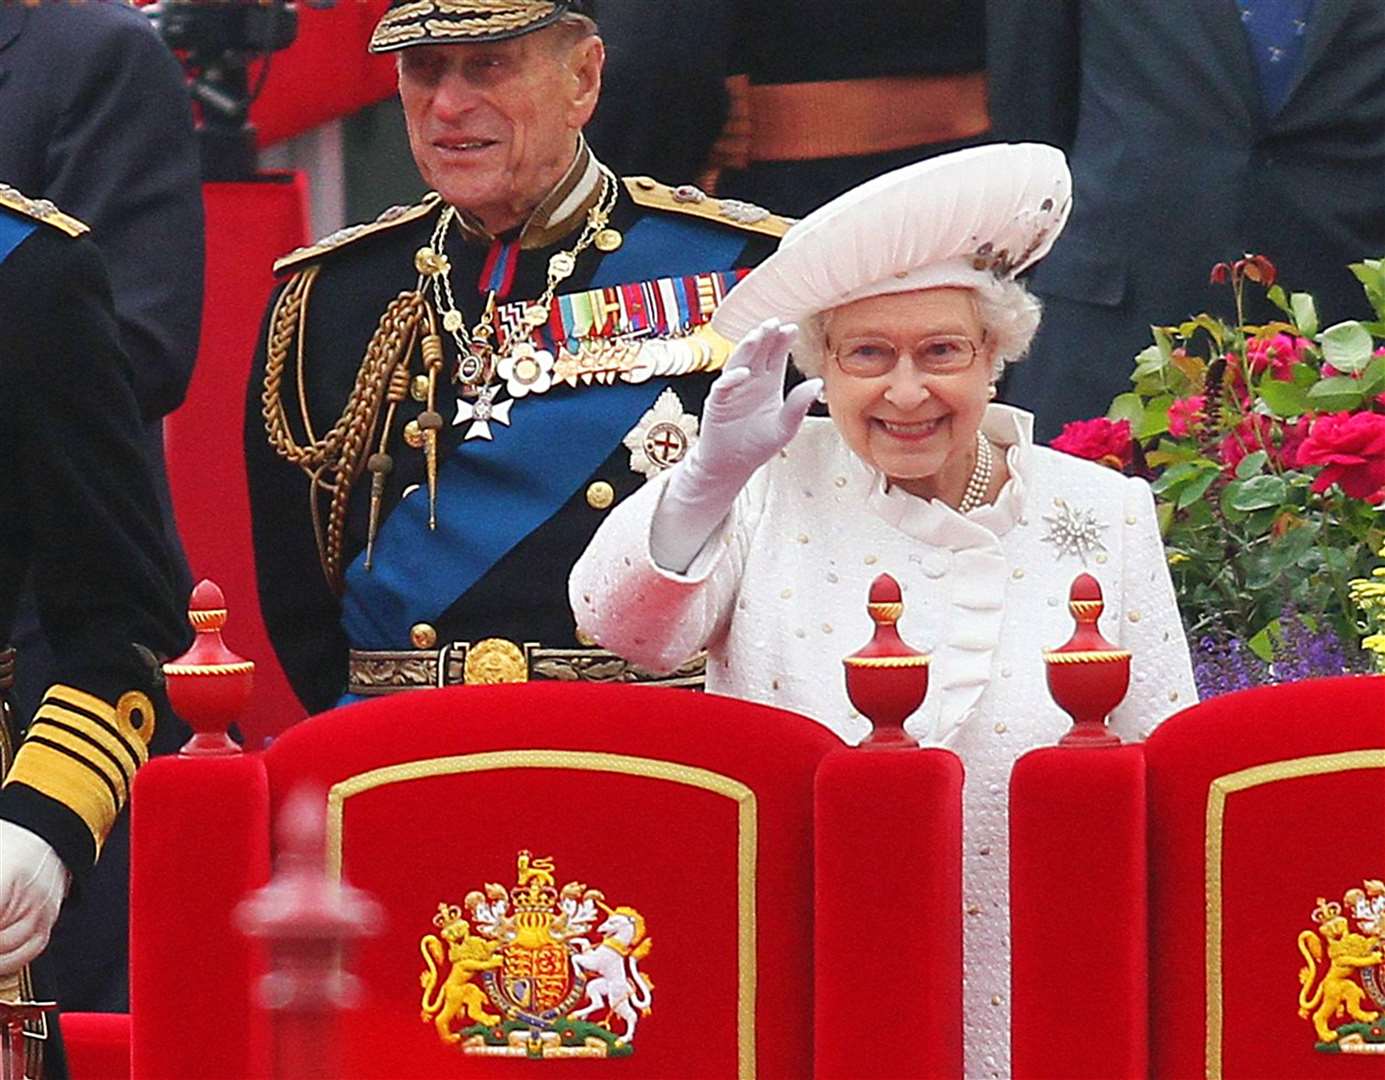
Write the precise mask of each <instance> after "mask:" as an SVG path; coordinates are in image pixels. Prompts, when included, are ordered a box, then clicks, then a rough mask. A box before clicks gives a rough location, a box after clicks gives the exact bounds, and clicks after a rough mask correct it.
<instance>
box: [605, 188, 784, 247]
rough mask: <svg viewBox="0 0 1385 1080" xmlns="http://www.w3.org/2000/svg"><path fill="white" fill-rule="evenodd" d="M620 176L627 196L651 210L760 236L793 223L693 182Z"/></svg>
mask: <svg viewBox="0 0 1385 1080" xmlns="http://www.w3.org/2000/svg"><path fill="white" fill-rule="evenodd" d="M624 180H625V190H626V191H628V192H629V193H630V198H632V199H634V200H635V202H636V203H637V204H638V205H640V206H648V207H651V208H653V209H655V210H671V211H673V213H675V214H691V215H692V216H693V217H700V218H706V219H707V220H708V221H715V222H718V223H720V224H722V225H731V226H733V227H735V228H737V229H745V230H746V231H748V232H753V233H760V234H761V235H762V236H773V237H774V238H775V239H778V238H779V237H781V236H783V235H784V234H785V233H786V232H788V231H789V226H790V225H792V224H793V223H794V219H793V218H786V217H781V216H780V215H778V214H771V213H770V212H769V211H768V210H766V209H765V208H764V207H763V206H756V205H755V204H754V203H748V202H742V201H741V200H740V199H718V198H717V197H716V196H714V195H708V194H707V193H706V192H705V191H703V190H702V189H701V188H700V187H697V186H696V185H693V184H679V185H678V186H677V187H669V186H668V185H667V184H661V183H659V181H657V180H652V179H650V178H649V177H648V176H627V177H625V178H624Z"/></svg>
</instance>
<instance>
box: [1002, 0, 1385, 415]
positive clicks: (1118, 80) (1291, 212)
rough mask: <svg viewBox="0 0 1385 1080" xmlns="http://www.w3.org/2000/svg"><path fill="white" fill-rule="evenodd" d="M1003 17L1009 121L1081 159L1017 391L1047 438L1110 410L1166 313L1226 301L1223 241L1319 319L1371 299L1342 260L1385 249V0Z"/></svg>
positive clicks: (1260, 1)
mask: <svg viewBox="0 0 1385 1080" xmlns="http://www.w3.org/2000/svg"><path fill="white" fill-rule="evenodd" d="M988 32H989V35H990V38H989V47H988V56H989V70H990V78H991V99H990V100H991V113H992V116H993V118H994V122H995V132H994V134H995V136H996V137H997V138H1002V139H1007V140H1020V139H1035V140H1040V141H1043V142H1048V143H1052V144H1053V145H1055V146H1059V147H1061V148H1062V149H1063V150H1065V151H1067V154H1068V160H1069V163H1070V164H1071V167H1072V172H1073V181H1074V194H1073V214H1072V219H1071V221H1070V222H1069V223H1068V229H1067V233H1066V235H1065V236H1064V237H1063V241H1062V243H1060V244H1059V245H1058V246H1057V247H1056V248H1055V249H1054V251H1053V254H1052V255H1051V256H1050V257H1049V258H1048V259H1046V260H1045V261H1044V263H1043V265H1042V266H1040V267H1039V268H1038V269H1036V270H1035V272H1034V274H1033V277H1032V281H1031V286H1032V288H1033V290H1034V292H1035V293H1036V294H1037V295H1038V296H1040V297H1041V298H1042V299H1043V301H1044V321H1043V325H1042V327H1041V329H1040V330H1039V334H1038V337H1037V338H1036V339H1035V342H1034V346H1033V349H1032V351H1031V355H1030V358H1029V360H1028V361H1026V362H1025V363H1023V364H1021V365H1018V366H1017V367H1016V368H1015V369H1014V370H1013V372H1012V373H1011V375H1010V378H1009V381H1008V384H1007V387H1006V392H1005V396H1006V397H1007V399H1008V400H1011V401H1013V402H1015V403H1016V404H1018V405H1021V406H1023V407H1024V408H1026V409H1029V410H1031V411H1033V412H1034V413H1035V414H1036V416H1037V427H1036V435H1037V437H1038V438H1040V439H1042V440H1045V441H1046V440H1048V439H1050V438H1052V437H1053V436H1054V435H1056V434H1057V433H1058V431H1059V430H1060V429H1061V427H1062V425H1063V423H1064V422H1066V421H1068V420H1073V419H1077V418H1081V417H1089V416H1101V415H1104V414H1105V412H1106V409H1107V406H1108V405H1109V404H1110V402H1111V399H1112V398H1113V397H1115V396H1116V395H1117V394H1119V393H1121V392H1123V391H1125V390H1128V389H1129V388H1130V381H1129V374H1130V370H1131V360H1132V358H1133V357H1134V355H1135V353H1137V352H1138V351H1139V350H1140V349H1142V348H1143V347H1144V346H1146V345H1148V344H1149V343H1150V340H1151V339H1150V333H1149V327H1150V324H1151V323H1155V324H1161V325H1162V324H1166V323H1172V322H1176V321H1179V320H1181V319H1183V318H1186V317H1187V316H1189V315H1191V314H1194V313H1196V312H1199V311H1204V310H1209V309H1216V308H1228V307H1229V306H1230V290H1228V289H1225V288H1221V289H1213V288H1211V287H1210V286H1209V283H1208V273H1209V271H1210V269H1211V267H1212V266H1213V265H1214V264H1215V263H1217V262H1220V261H1222V260H1227V259H1236V258H1239V257H1240V256H1241V255H1242V254H1244V253H1246V252H1255V253H1258V254H1262V255H1265V256H1268V257H1269V258H1270V259H1271V260H1272V261H1273V262H1274V263H1275V264H1276V265H1277V266H1278V268H1279V277H1280V279H1281V280H1282V281H1283V282H1285V284H1286V286H1287V287H1291V288H1294V289H1297V290H1302V291H1311V292H1312V293H1313V294H1314V295H1315V297H1316V298H1317V301H1318V308H1319V313H1320V315H1321V323H1322V325H1323V326H1330V325H1332V324H1333V323H1334V322H1337V321H1340V320H1342V319H1347V318H1353V317H1367V316H1368V315H1369V312H1368V310H1367V309H1366V307H1365V303H1364V300H1363V299H1362V296H1361V289H1360V285H1359V284H1358V283H1357V281H1356V280H1355V278H1354V277H1353V276H1352V274H1351V272H1350V271H1349V270H1348V269H1347V265H1346V264H1347V263H1349V262H1355V261H1358V260H1360V259H1361V258H1363V257H1372V258H1374V257H1378V256H1380V255H1382V254H1385V182H1382V177H1385V62H1382V60H1381V57H1383V56H1385V5H1382V4H1380V2H1379V0H990V5H989V27H988ZM1266 314H1267V313H1266Z"/></svg>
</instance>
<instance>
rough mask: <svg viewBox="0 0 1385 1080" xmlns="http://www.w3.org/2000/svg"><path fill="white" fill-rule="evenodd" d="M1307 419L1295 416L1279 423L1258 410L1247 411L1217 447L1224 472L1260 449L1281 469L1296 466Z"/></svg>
mask: <svg viewBox="0 0 1385 1080" xmlns="http://www.w3.org/2000/svg"><path fill="white" fill-rule="evenodd" d="M1309 422H1310V420H1309V418H1308V417H1306V416H1302V417H1299V419H1297V420H1295V421H1294V422H1293V423H1292V424H1281V423H1279V422H1277V421H1275V420H1272V419H1271V418H1270V417H1268V416H1262V415H1261V414H1260V413H1251V414H1250V415H1249V416H1247V417H1246V418H1245V419H1243V420H1242V421H1241V422H1240V423H1239V424H1237V425H1236V430H1235V431H1233V432H1232V433H1231V434H1230V435H1228V436H1227V437H1226V438H1224V439H1223V440H1222V441H1221V443H1220V444H1219V445H1218V446H1217V454H1218V456H1219V457H1220V458H1221V459H1222V462H1223V463H1224V464H1225V465H1226V471H1227V472H1235V471H1236V466H1237V465H1239V464H1240V463H1241V459H1242V458H1244V457H1245V456H1246V455H1248V454H1253V453H1254V452H1255V451H1257V450H1263V451H1265V453H1266V454H1268V455H1269V456H1270V458H1271V459H1272V460H1273V461H1274V462H1275V463H1276V464H1277V465H1278V466H1279V467H1280V468H1282V469H1293V468H1296V467H1297V466H1298V465H1299V460H1298V454H1299V448H1300V447H1301V446H1302V445H1303V442H1304V440H1305V439H1306V438H1307V437H1308V430H1309Z"/></svg>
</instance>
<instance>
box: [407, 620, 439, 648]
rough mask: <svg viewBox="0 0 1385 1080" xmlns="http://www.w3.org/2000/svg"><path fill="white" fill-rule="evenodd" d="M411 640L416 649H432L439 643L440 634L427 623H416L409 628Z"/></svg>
mask: <svg viewBox="0 0 1385 1080" xmlns="http://www.w3.org/2000/svg"><path fill="white" fill-rule="evenodd" d="M409 640H410V641H412V642H413V644H414V648H415V649H431V648H433V647H434V646H435V645H437V643H438V632H437V631H436V630H434V629H433V628H432V627H431V626H429V625H428V624H427V623H426V622H421V623H414V625H413V626H412V627H410V628H409Z"/></svg>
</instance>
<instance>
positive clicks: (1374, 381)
mask: <svg viewBox="0 0 1385 1080" xmlns="http://www.w3.org/2000/svg"><path fill="white" fill-rule="evenodd" d="M1360 385H1361V396H1362V398H1363V399H1364V398H1368V397H1375V395H1376V394H1378V393H1380V391H1381V390H1385V356H1377V357H1376V358H1375V359H1374V360H1372V361H1371V362H1370V364H1369V365H1368V366H1367V368H1366V370H1365V371H1363V372H1362V373H1361V384H1360Z"/></svg>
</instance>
